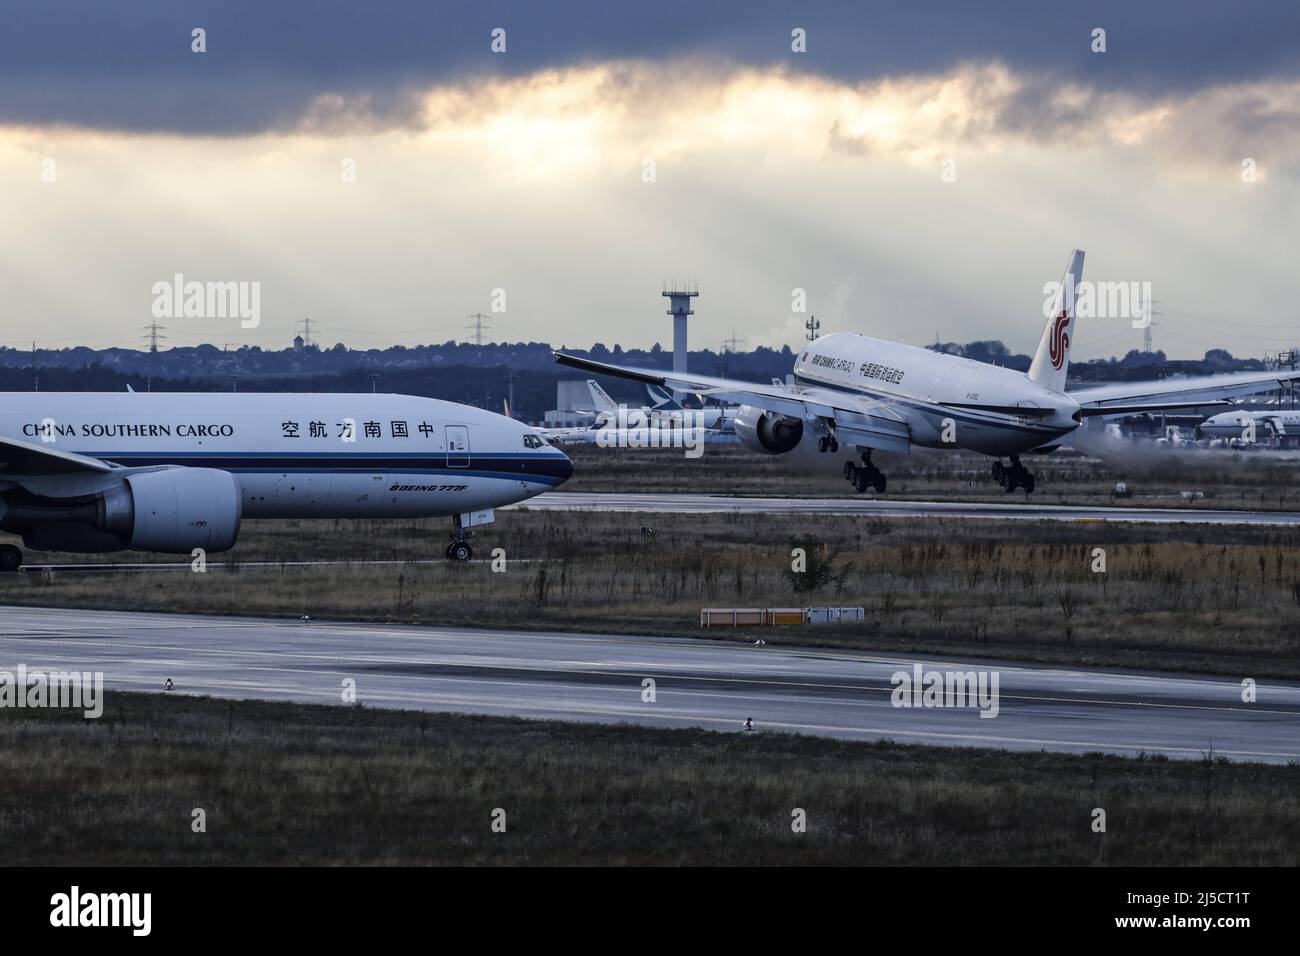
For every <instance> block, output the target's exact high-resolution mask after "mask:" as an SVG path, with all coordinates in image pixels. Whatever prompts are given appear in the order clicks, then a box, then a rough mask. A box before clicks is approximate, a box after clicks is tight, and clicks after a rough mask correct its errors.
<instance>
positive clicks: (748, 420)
mask: <svg viewBox="0 0 1300 956" xmlns="http://www.w3.org/2000/svg"><path fill="white" fill-rule="evenodd" d="M1082 277H1083V252H1082V251H1080V250H1077V249H1076V250H1074V251H1073V252H1071V253H1070V256H1069V259H1068V260H1067V262H1066V268H1065V275H1064V277H1063V278H1062V280H1061V283H1060V291H1059V292H1058V293H1057V297H1056V301H1055V304H1054V307H1053V309H1052V310H1051V318H1049V319H1048V320H1047V324H1046V326H1045V327H1044V328H1043V334H1042V337H1041V339H1040V340H1039V344H1038V351H1037V352H1036V353H1035V355H1034V359H1033V362H1032V364H1031V365H1030V367H1029V371H1028V372H1027V373H1025V372H1017V371H1015V370H1014V369H1008V368H999V367H997V366H993V365H987V364H985V363H982V362H976V361H973V360H971V359H967V358H962V357H960V356H955V355H945V354H943V353H940V352H933V351H931V350H929V349H925V348H919V347H916V346H912V345H902V344H900V343H897V342H889V341H886V340H883V339H875V338H870V337H868V336H865V335H859V334H858V333H855V332H835V333H832V334H830V335H823V336H821V337H820V338H818V339H817V340H816V341H814V342H812V343H810V344H809V345H808V346H807V348H805V349H804V350H803V351H802V352H801V353H800V354H799V357H798V358H797V359H796V360H795V363H794V383H793V385H788V386H787V385H781V384H779V383H773V384H772V385H760V384H757V383H753V382H740V381H734V380H731V379H722V378H708V377H704V376H697V375H692V374H690V373H683V374H682V375H680V376H679V375H675V374H674V373H672V372H663V371H656V370H653V369H637V368H627V367H624V366H620V365H609V364H606V363H604V362H595V361H592V360H590V359H584V358H579V357H578V356H574V355H566V354H564V353H562V352H557V353H555V357H556V361H558V362H559V363H560V364H562V365H569V366H572V367H574V368H579V369H583V370H585V371H588V372H596V373H601V374H605V375H614V376H618V377H620V378H628V379H634V380H636V381H640V382H646V383H649V384H652V385H657V386H660V387H661V388H667V389H671V390H673V391H675V392H693V393H695V394H697V395H699V396H700V397H701V398H705V397H708V398H713V399H716V400H718V401H724V402H736V403H739V404H740V405H741V407H740V408H739V409H738V410H737V412H736V416H735V425H736V434H737V436H738V437H739V438H740V441H741V443H742V444H744V445H745V446H746V447H748V448H750V449H752V450H754V451H758V452H762V453H764V454H769V455H780V454H786V453H789V452H793V451H795V450H796V449H798V448H800V447H801V446H802V445H804V444H810V443H811V442H813V441H814V440H815V441H816V443H817V448H818V450H819V451H821V452H827V453H832V454H833V453H836V452H838V451H839V448H840V445H841V444H844V445H848V446H851V447H852V448H854V449H855V450H856V452H857V453H858V455H859V457H860V459H861V464H860V465H859V464H858V463H857V462H855V461H854V460H852V459H850V460H849V461H847V462H845V464H844V477H845V478H847V479H848V480H850V481H852V482H853V484H854V486H855V487H856V488H857V490H858V491H859V492H864V491H866V490H867V488H874V489H875V490H876V491H877V492H878V493H879V492H883V491H884V490H885V484H886V481H885V475H884V474H883V473H882V472H881V471H880V469H879V468H877V467H876V466H875V465H874V464H872V461H871V453H872V451H873V450H875V449H881V450H882V451H902V452H905V451H908V450H909V449H910V448H911V446H913V445H919V446H923V447H926V448H963V449H968V450H970V451H976V452H980V453H982V454H985V455H990V456H992V457H994V458H996V459H998V460H997V461H995V462H994V464H993V476H994V478H995V479H996V480H997V481H998V482H999V483H1000V484H1001V485H1002V487H1003V488H1005V489H1006V490H1007V491H1008V492H1011V491H1015V490H1016V489H1017V488H1024V489H1025V491H1026V492H1030V491H1033V489H1034V476H1033V474H1032V473H1030V471H1029V470H1028V469H1027V468H1025V467H1024V465H1022V464H1021V462H1020V456H1021V455H1024V454H1029V453H1038V454H1041V453H1046V452H1050V451H1053V450H1054V449H1056V448H1057V447H1059V446H1060V445H1061V443H1062V442H1063V441H1064V440H1065V439H1066V438H1068V437H1069V435H1070V433H1071V432H1073V431H1074V430H1075V429H1076V428H1078V427H1079V425H1081V424H1082V422H1083V420H1084V419H1085V418H1093V417H1102V416H1109V415H1134V414H1139V413H1141V412H1149V411H1163V410H1167V409H1175V408H1188V407H1192V406H1203V405H1214V404H1227V401H1226V400H1227V398H1228V397H1229V396H1232V395H1246V394H1250V393H1252V392H1259V391H1264V390H1267V389H1273V388H1278V387H1279V386H1280V385H1283V384H1284V383H1287V382H1291V381H1294V380H1296V379H1300V372H1297V371H1284V370H1276V371H1271V372H1246V373H1240V374H1230V375H1211V376H1206V377H1203V378H1187V379H1165V380H1162V381H1156V382H1126V383H1123V384H1120V385H1104V386H1101V387H1098V388H1089V389H1085V390H1081V391H1073V392H1066V391H1065V378H1066V372H1067V370H1068V367H1069V361H1070V346H1071V343H1072V341H1073V340H1074V339H1075V338H1076V335H1077V331H1078V328H1077V324H1076V321H1075V318H1076V316H1075V312H1074V304H1075V300H1076V296H1077V293H1078V285H1079V282H1080V281H1081V280H1082ZM1003 457H1007V458H1009V460H1010V465H1009V466H1007V465H1003V463H1002V461H1001V460H1000V459H1001V458H1003Z"/></svg>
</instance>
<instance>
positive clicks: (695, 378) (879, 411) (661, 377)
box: [554, 352, 911, 451]
mask: <svg viewBox="0 0 1300 956" xmlns="http://www.w3.org/2000/svg"><path fill="white" fill-rule="evenodd" d="M554 354H555V360H556V361H557V362H559V363H560V364H561V365H568V366H569V367H571V368H578V369H582V370H584V371H587V372H597V373H600V374H602V375H613V376H615V377H616V378H627V379H632V380H633V381H637V382H645V383H646V384H647V385H657V386H659V387H660V388H665V389H668V390H670V391H679V392H690V393H691V394H693V395H699V396H701V397H704V396H708V397H709V398H714V399H717V400H718V401H720V402H730V403H731V404H734V405H752V406H754V407H756V408H762V409H765V410H767V411H769V412H775V413H776V414H778V415H792V416H794V417H797V418H810V417H818V418H822V419H825V420H827V421H828V422H830V423H832V424H833V425H834V427H835V434H836V437H837V438H838V439H839V440H840V441H843V442H847V443H849V444H854V445H861V446H863V447H865V448H879V449H881V450H882V451H907V450H908V449H909V448H910V447H911V429H910V428H909V427H908V424H907V421H906V420H905V419H904V418H903V416H902V415H900V414H899V413H898V411H897V409H895V408H894V407H893V406H892V405H890V404H889V403H888V402H884V401H879V400H876V399H871V398H867V397H866V396H864V395H852V394H850V393H848V392H840V391H836V390H833V389H827V388H799V387H789V386H786V385H782V384H780V383H773V384H771V385H761V384H759V383H757V382H740V381H736V380H734V379H727V378H711V377H709V376H707V375H695V374H692V373H686V374H685V375H681V376H678V375H674V374H673V373H672V372H664V371H658V370H656V369H644V368H628V367H627V366H623V365H609V364H607V363H605V362H596V361H593V360H591V359H585V358H580V357H578V356H576V355H566V354H565V353H563V352H556V353H554Z"/></svg>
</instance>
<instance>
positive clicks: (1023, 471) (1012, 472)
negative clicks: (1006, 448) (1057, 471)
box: [993, 455, 1034, 495]
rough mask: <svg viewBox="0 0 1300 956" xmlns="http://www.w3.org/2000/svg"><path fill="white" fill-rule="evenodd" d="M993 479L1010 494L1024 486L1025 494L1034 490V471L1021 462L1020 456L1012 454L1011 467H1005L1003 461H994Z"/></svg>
mask: <svg viewBox="0 0 1300 956" xmlns="http://www.w3.org/2000/svg"><path fill="white" fill-rule="evenodd" d="M993 480H994V481H996V482H997V483H998V484H999V485H1001V486H1002V488H1003V489H1004V490H1005V491H1006V492H1007V494H1010V493H1011V492H1013V491H1015V490H1016V489H1017V488H1024V489H1025V494H1027V495H1029V494H1033V492H1034V473H1033V472H1032V471H1030V470H1029V469H1028V468H1026V467H1025V466H1024V465H1022V464H1020V456H1019V455H1012V456H1011V467H1010V468H1007V467H1005V466H1004V465H1003V464H1002V462H1000V461H995V462H994V463H993Z"/></svg>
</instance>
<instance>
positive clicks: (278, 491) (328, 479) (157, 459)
mask: <svg viewBox="0 0 1300 956" xmlns="http://www.w3.org/2000/svg"><path fill="white" fill-rule="evenodd" d="M0 436H4V437H9V438H15V439H18V440H21V441H24V442H27V443H29V444H32V445H39V446H41V447H44V448H49V449H51V450H53V451H61V452H72V453H75V454H78V455H84V456H87V457H91V458H99V459H103V460H104V461H107V462H111V463H113V464H115V465H121V466H123V467H124V468H131V469H138V468H148V467H155V466H169V465H171V466H175V465H179V466H187V467H193V468H210V469H218V470H221V471H226V472H230V473H231V474H232V475H234V477H235V479H236V480H237V482H238V485H239V492H240V499H241V506H242V513H243V515H244V517H249V518H399V517H433V516H444V515H457V514H462V513H465V512H473V511H478V510H481V509H489V508H495V507H500V506H502V505H506V504H512V503H514V502H518V501H522V500H524V499H526V498H531V497H532V496H534V495H536V494H539V493H541V492H543V491H547V490H550V489H552V488H554V487H555V486H557V485H559V484H561V483H562V482H564V481H565V480H566V479H567V478H568V477H569V476H570V475H571V474H572V472H573V466H572V464H571V463H570V462H569V459H568V458H567V457H566V456H565V455H564V454H563V453H562V452H560V451H559V450H558V449H555V448H553V447H551V446H549V445H546V444H545V443H543V442H541V441H540V439H539V438H537V437H536V430H535V429H532V428H530V427H528V426H526V425H522V424H520V423H518V422H515V421H513V420H511V419H509V418H506V417H504V416H502V415H497V414H494V413H492V412H487V411H483V410H482V409H477V408H472V407H469V406H465V405H459V404H455V403H452V402H444V401H439V400H436V399H430V398H418V397H412V396H406V395H379V394H349V395H335V394H301V393H298V394H280V393H265V394H259V393H238V394H234V393H126V392H108V393H91V392H61V393H60V392H11V393H8V394H6V395H4V397H3V400H2V401H0ZM111 477H112V476H111V474H110V475H105V476H103V477H102V479H101V480H103V481H108V480H109V479H110V478H111ZM92 480H94V479H93V478H88V477H84V476H83V477H80V478H78V479H77V481H80V482H82V483H83V484H84V483H86V482H88V481H92ZM70 481H71V479H69V478H67V477H59V476H40V475H33V476H26V477H22V478H21V479H16V478H13V477H9V476H4V475H0V491H2V490H3V489H4V487H6V486H12V485H14V484H18V485H21V486H22V487H23V488H25V489H26V490H28V491H31V492H33V493H37V494H51V493H58V492H59V489H60V488H66V487H68V486H69V484H70Z"/></svg>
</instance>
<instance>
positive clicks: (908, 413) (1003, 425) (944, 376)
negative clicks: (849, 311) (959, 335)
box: [794, 332, 1079, 455]
mask: <svg viewBox="0 0 1300 956" xmlns="http://www.w3.org/2000/svg"><path fill="white" fill-rule="evenodd" d="M794 375H795V379H796V381H797V383H798V384H800V385H802V386H805V387H813V388H827V389H838V390H843V391H848V392H852V393H855V394H858V395H865V396H867V397H868V398H877V399H882V400H888V401H889V403H890V408H891V409H892V410H893V411H895V412H896V413H898V414H900V415H902V416H903V417H904V419H905V420H906V422H907V425H908V427H909V429H910V430H911V442H912V444H915V445H922V446H925V447H931V448H966V449H969V450H971V451H976V452H980V453H982V454H985V455H1018V454H1022V453H1024V452H1028V451H1031V450H1033V449H1036V448H1042V447H1045V446H1051V445H1054V444H1056V443H1058V442H1059V441H1060V440H1061V439H1062V438H1064V437H1065V436H1067V435H1069V434H1070V433H1071V432H1073V431H1074V429H1076V428H1077V427H1078V426H1079V419H1078V418H1076V417H1075V415H1076V413H1077V412H1078V410H1079V405H1078V403H1077V402H1076V401H1075V400H1074V399H1072V398H1070V397H1069V396H1068V395H1066V394H1065V393H1063V392H1057V391H1053V390H1052V389H1049V388H1045V387H1043V386H1041V385H1038V384H1035V383H1034V382H1032V381H1030V380H1029V379H1028V378H1027V377H1026V376H1025V374H1024V373H1023V372H1017V371H1015V370H1014V369H1007V368H998V367H997V366H993V365H987V364H985V363H983V362H975V361H972V360H971V359H966V358H962V357H960V356H956V355H945V354H943V353H941V352H934V351H931V350H930V349H925V348H918V347H916V346H912V345H903V344H900V343H898V342H889V341H886V340H884V339H875V338H871V337H870V336H866V335H859V334H857V333H856V332H835V333H832V334H830V335H823V336H822V337H820V338H818V339H817V340H816V341H814V342H812V343H810V344H809V345H808V346H806V347H805V348H804V350H803V351H802V352H800V354H799V357H798V358H797V359H796V360H795V364H794ZM970 405H986V406H1004V407H1007V408H1014V407H1017V406H1020V407H1025V408H1026V409H1035V410H1044V409H1046V410H1049V413H1048V414H1038V412H1037V411H1036V412H1035V413H1034V414H1032V415H1030V414H1024V415H1019V414H1016V413H1014V412H1007V413H1002V412H992V411H987V410H981V409H974V408H969V407H961V406H970ZM950 423H951V424H950Z"/></svg>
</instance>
